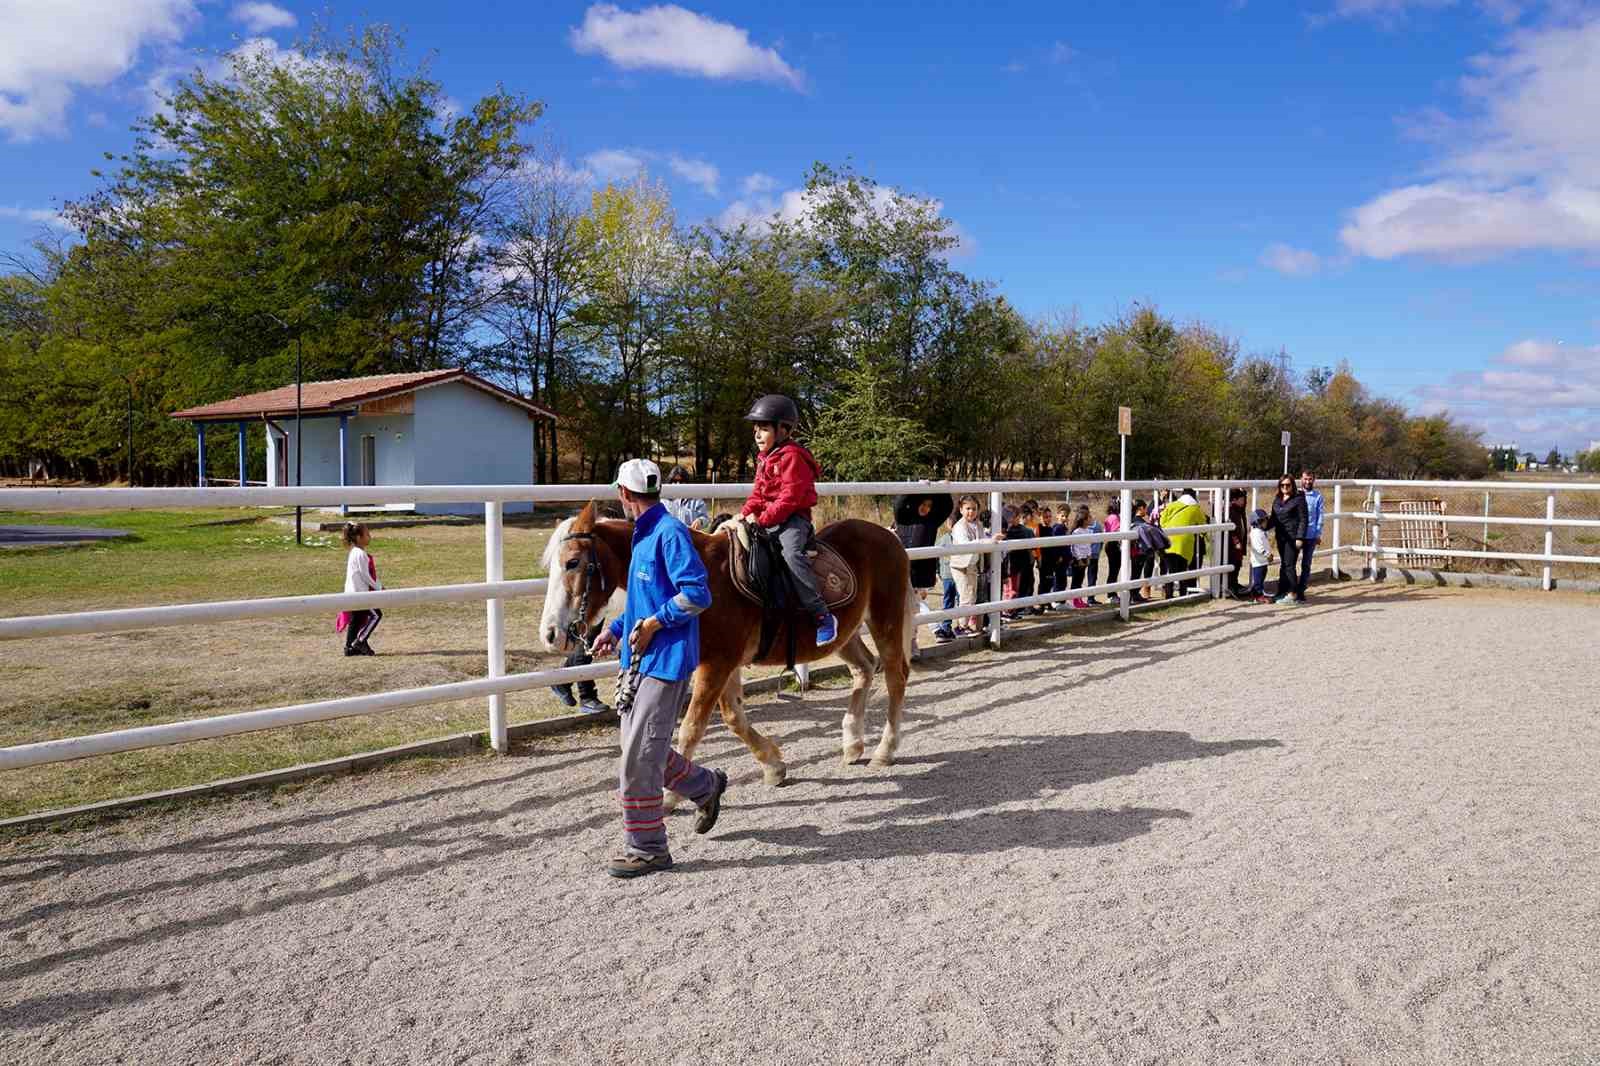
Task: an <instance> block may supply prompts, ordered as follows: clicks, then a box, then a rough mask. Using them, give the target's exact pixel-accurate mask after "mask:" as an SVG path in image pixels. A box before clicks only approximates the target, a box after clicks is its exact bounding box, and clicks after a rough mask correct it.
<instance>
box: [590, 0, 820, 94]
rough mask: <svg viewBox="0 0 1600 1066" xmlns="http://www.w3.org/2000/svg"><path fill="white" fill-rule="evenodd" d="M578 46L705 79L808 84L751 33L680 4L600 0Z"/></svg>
mask: <svg viewBox="0 0 1600 1066" xmlns="http://www.w3.org/2000/svg"><path fill="white" fill-rule="evenodd" d="M570 39H571V42H572V47H573V48H574V49H576V50H577V51H579V52H582V53H585V54H591V55H592V54H598V55H603V56H605V57H606V58H607V59H609V60H611V62H613V63H615V64H616V65H617V66H619V67H622V68H623V69H624V70H651V69H653V70H670V71H673V72H674V73H678V74H697V75H699V76H701V77H704V78H717V79H731V80H735V81H770V82H776V83H778V84H780V85H787V86H789V87H790V88H792V89H802V88H804V86H805V79H804V77H803V76H802V75H801V74H800V72H799V71H798V70H795V69H794V68H793V67H791V66H790V65H789V64H788V63H785V62H784V61H783V57H782V56H780V55H778V53H777V52H776V51H774V50H773V49H771V48H762V47H760V46H758V45H755V44H752V43H751V41H750V33H749V31H747V30H744V29H741V28H740V27H738V26H735V25H733V24H732V23H728V22H718V21H717V20H716V19H714V18H711V17H709V16H707V15H698V14H696V13H694V12H693V11H688V10H686V9H684V8H681V7H679V6H677V5H676V4H660V5H657V6H654V7H647V8H643V9H641V10H640V11H638V12H631V11H624V10H622V9H621V8H620V7H618V6H617V5H615V4H594V5H592V6H591V7H590V8H589V9H588V10H587V11H585V12H584V13H583V25H581V26H578V27H576V28H575V29H573V31H572V34H571V38H570Z"/></svg>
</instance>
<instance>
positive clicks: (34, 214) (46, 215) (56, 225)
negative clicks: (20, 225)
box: [0, 206, 72, 230]
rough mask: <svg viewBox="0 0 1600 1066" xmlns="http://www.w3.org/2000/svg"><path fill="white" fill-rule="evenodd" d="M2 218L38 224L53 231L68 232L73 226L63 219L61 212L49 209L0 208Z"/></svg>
mask: <svg viewBox="0 0 1600 1066" xmlns="http://www.w3.org/2000/svg"><path fill="white" fill-rule="evenodd" d="M0 218H11V219H16V220H17V221H18V222H38V223H42V224H44V225H46V226H49V227H51V228H53V229H62V230H67V229H71V228H72V225H71V223H69V222H68V221H67V220H66V219H64V218H62V217H61V213H60V212H59V211H54V210H51V209H50V208H48V207H5V206H0Z"/></svg>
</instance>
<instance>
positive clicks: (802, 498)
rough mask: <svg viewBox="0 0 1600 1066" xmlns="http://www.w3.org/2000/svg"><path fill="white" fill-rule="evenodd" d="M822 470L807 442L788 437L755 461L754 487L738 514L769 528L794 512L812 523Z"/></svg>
mask: <svg viewBox="0 0 1600 1066" xmlns="http://www.w3.org/2000/svg"><path fill="white" fill-rule="evenodd" d="M821 473H822V468H821V467H820V466H818V465H817V461H816V459H814V458H812V456H811V453H810V452H808V451H806V449H805V446H804V445H801V444H796V443H795V442H794V441H792V440H786V441H784V442H783V443H781V444H779V445H777V446H776V447H774V448H772V449H771V450H769V451H765V452H762V453H761V457H760V458H759V459H757V460H756V484H755V488H753V489H751V490H750V498H749V499H748V500H746V501H745V503H744V507H743V508H741V509H740V511H739V513H740V514H744V515H752V516H754V518H755V520H756V521H757V522H758V523H759V524H761V525H763V526H769V527H770V526H779V525H782V524H783V523H784V522H786V521H787V520H788V519H789V517H790V516H791V515H804V516H805V519H806V521H808V522H809V521H810V520H811V508H812V507H814V506H816V503H817V477H818V476H819V475H820V474H821Z"/></svg>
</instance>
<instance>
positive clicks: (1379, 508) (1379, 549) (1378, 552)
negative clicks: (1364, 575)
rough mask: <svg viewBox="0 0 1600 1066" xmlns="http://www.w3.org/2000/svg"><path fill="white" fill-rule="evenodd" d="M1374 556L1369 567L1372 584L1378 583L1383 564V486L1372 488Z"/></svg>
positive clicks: (1370, 557)
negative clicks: (1379, 566) (1380, 568)
mask: <svg viewBox="0 0 1600 1066" xmlns="http://www.w3.org/2000/svg"><path fill="white" fill-rule="evenodd" d="M1372 515H1373V518H1372V554H1371V555H1369V556H1368V557H1367V558H1368V559H1369V560H1370V562H1368V564H1367V565H1368V566H1370V567H1372V583H1373V584H1374V585H1376V584H1377V583H1378V564H1379V563H1381V562H1383V486H1381V485H1374V486H1373V488H1372Z"/></svg>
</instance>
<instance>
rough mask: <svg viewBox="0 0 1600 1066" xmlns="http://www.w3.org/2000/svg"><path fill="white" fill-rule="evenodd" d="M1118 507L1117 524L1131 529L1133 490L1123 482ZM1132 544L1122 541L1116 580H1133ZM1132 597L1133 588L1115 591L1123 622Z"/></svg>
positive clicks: (1118, 611)
mask: <svg viewBox="0 0 1600 1066" xmlns="http://www.w3.org/2000/svg"><path fill="white" fill-rule="evenodd" d="M1118 507H1119V509H1120V511H1119V514H1120V517H1121V519H1122V520H1121V521H1120V522H1119V523H1118V525H1119V526H1120V527H1121V528H1122V529H1123V530H1124V531H1126V530H1129V529H1132V528H1133V490H1132V489H1130V488H1128V486H1127V484H1126V483H1124V484H1123V486H1122V492H1121V493H1120V495H1119V497H1118ZM1133 545H1134V542H1133V541H1131V540H1125V541H1123V542H1122V558H1121V560H1120V562H1121V565H1120V567H1119V568H1118V569H1120V570H1121V573H1119V574H1118V575H1117V580H1118V581H1132V580H1133ZM1132 599H1133V590H1132V589H1123V590H1122V591H1121V592H1118V593H1117V613H1118V614H1120V615H1121V616H1122V620H1123V621H1124V622H1126V621H1127V620H1128V605H1129V603H1130V602H1131V601H1132Z"/></svg>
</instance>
